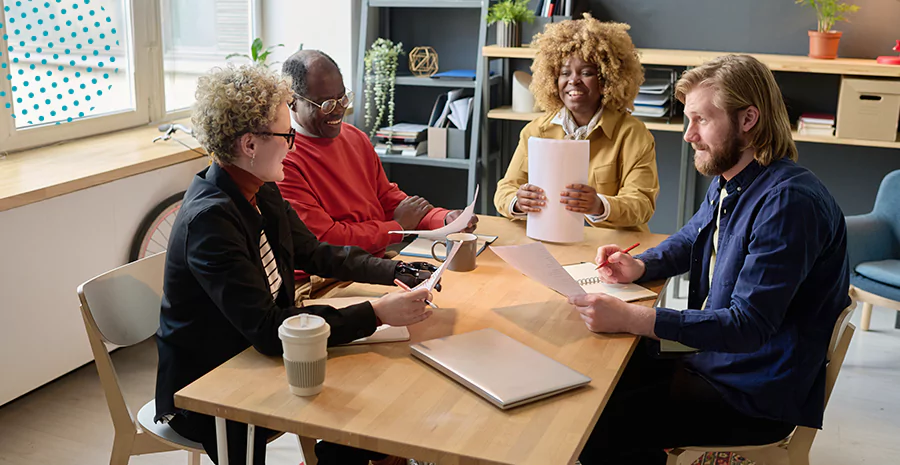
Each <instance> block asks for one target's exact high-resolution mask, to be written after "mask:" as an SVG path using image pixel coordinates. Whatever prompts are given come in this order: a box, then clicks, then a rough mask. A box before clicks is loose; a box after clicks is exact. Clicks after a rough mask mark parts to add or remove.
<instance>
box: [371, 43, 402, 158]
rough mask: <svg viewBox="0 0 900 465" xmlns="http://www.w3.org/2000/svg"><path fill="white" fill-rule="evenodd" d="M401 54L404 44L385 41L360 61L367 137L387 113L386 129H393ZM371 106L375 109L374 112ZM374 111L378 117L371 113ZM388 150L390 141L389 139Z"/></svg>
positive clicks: (374, 46)
mask: <svg viewBox="0 0 900 465" xmlns="http://www.w3.org/2000/svg"><path fill="white" fill-rule="evenodd" d="M402 54H403V44H402V43H397V44H396V45H394V43H393V42H391V41H390V40H387V39H378V40H376V41H375V43H373V44H372V46H371V47H370V48H369V50H367V51H366V55H365V57H364V59H363V62H364V64H365V82H366V126H368V127H369V128H370V133H369V137H375V133H376V132H377V131H378V128H379V127H380V125H381V122H382V121H383V120H384V113H385V110H387V126H393V125H394V84H395V83H396V80H397V63H398V62H399V58H400V55H402ZM373 105H374V107H375V108H373ZM375 111H377V112H378V115H377V116H375V115H373V113H374V112H375ZM387 144H388V147H390V139H388V142H387Z"/></svg>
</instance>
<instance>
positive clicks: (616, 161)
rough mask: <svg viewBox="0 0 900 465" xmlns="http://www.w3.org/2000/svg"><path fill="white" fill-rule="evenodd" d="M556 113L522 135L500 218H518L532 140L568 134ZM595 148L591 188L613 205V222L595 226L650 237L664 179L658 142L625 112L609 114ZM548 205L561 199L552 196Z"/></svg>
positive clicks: (594, 132)
mask: <svg viewBox="0 0 900 465" xmlns="http://www.w3.org/2000/svg"><path fill="white" fill-rule="evenodd" d="M556 116H557V115H556V113H547V114H545V115H544V116H541V117H540V118H538V119H536V120H534V121H532V122H530V123H528V124H527V125H526V126H525V128H524V129H522V132H521V134H520V135H519V146H518V147H517V148H516V153H515V154H513V158H512V160H511V161H510V163H509V168H507V170H506V176H504V177H503V179H501V180H500V183H499V184H498V185H497V192H496V194H495V195H494V206H496V207H497V212H499V213H500V214H501V215H503V216H505V217H507V218H513V215H512V213H511V212H510V211H509V207H510V204H511V203H512V200H513V199H514V198H515V197H516V191H518V190H519V187H520V186H522V185H523V184H525V183H527V182H528V139H529V138H531V137H540V138H544V139H560V140H561V139H563V138H564V136H565V131H563V128H562V126H561V125H560V124H559V120H558V119H556ZM587 139H588V140H589V141H590V143H591V158H590V161H589V165H588V166H589V168H588V169H590V175H589V177H588V182H589V183H590V185H591V186H593V187H594V189H596V190H597V193H598V194H602V195H603V196H605V197H606V200H607V201H608V202H609V207H610V208H609V216H608V217H607V218H606V219H605V220H604V221H599V222H594V221H591V219H590V218H588V217H587V216H586V217H585V218H586V219H587V220H588V222H589V223H591V225H593V226H595V227H600V228H619V229H630V230H639V231H649V229H648V228H647V222H648V221H650V217H651V216H653V212H654V211H655V210H656V195H657V194H658V193H659V178H658V176H657V172H656V141H655V140H654V139H653V135H652V134H650V131H649V130H648V129H647V127H646V126H644V123H642V122H641V121H640V120H638V119H637V118H635V117H633V116H631V115H630V114H627V113H623V112H620V111H612V110H610V109H604V110H603V114H602V115H601V116H600V121H599V122H598V123H597V126H595V127H594V128H593V129H591V131H590V132H589V133H588V137H587ZM546 195H547V200H548V201H558V200H559V199H558V198H556V197H558V195H559V194H556V195H554V193H551V192H547V193H546Z"/></svg>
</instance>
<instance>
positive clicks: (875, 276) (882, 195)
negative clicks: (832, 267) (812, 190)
mask: <svg viewBox="0 0 900 465" xmlns="http://www.w3.org/2000/svg"><path fill="white" fill-rule="evenodd" d="M847 254H848V255H849V257H850V271H851V274H850V284H851V286H850V293H851V295H852V296H853V298H854V299H856V300H858V301H860V302H863V311H862V321H861V322H860V327H862V329H863V331H868V329H869V321H870V320H871V318H872V306H873V305H878V306H879V307H887V308H892V309H894V310H897V311H900V170H897V171H893V172H891V173H889V174H888V175H887V176H885V177H884V179H883V180H882V181H881V186H880V187H879V188H878V196H877V197H876V198H875V207H874V208H873V209H872V212H871V213H868V214H865V215H859V216H848V217H847ZM898 322H900V318H898Z"/></svg>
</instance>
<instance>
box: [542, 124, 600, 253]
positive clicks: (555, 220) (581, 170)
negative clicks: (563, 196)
mask: <svg viewBox="0 0 900 465" xmlns="http://www.w3.org/2000/svg"><path fill="white" fill-rule="evenodd" d="M590 149H591V144H590V142H589V141H586V140H554V139H540V138H537V137H532V138H530V139H528V184H530V185H533V186H538V187H540V188H541V189H543V191H544V192H545V193H550V196H551V197H553V198H552V199H550V201H548V202H546V205H543V206H541V208H540V211H537V212H535V211H530V212H528V225H527V228H526V234H527V235H528V237H530V238H532V239H535V240H539V241H548V242H580V241H582V240H584V215H582V214H581V213H576V212H573V211H569V210H568V209H566V206H565V205H564V204H562V203H560V202H558V201H555V195H556V193H557V192H562V191H565V190H566V189H567V186H569V185H572V184H587V183H588V160H589V159H590Z"/></svg>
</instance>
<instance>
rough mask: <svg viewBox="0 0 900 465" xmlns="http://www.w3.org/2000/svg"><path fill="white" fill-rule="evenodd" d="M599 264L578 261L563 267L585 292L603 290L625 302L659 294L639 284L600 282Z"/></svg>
mask: <svg viewBox="0 0 900 465" xmlns="http://www.w3.org/2000/svg"><path fill="white" fill-rule="evenodd" d="M596 267H597V265H595V264H593V263H577V264H574V265H566V266H564V267H563V269H564V270H566V272H567V273H569V275H570V276H572V277H573V278H575V282H577V283H578V284H579V285H581V288H582V289H584V292H587V293H588V294H595V293H598V292H602V293H604V294H609V295H611V296H613V297H616V298H619V299H622V300H624V301H625V302H633V301H635V300H643V299H649V298H654V297H656V296H657V294H656V293H655V292H653V291H651V290H650V289H647V288H644V287H641V286H638V285H637V284H604V283H601V282H600V278H599V277H598V275H597V270H596V269H595V268H596Z"/></svg>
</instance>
